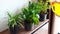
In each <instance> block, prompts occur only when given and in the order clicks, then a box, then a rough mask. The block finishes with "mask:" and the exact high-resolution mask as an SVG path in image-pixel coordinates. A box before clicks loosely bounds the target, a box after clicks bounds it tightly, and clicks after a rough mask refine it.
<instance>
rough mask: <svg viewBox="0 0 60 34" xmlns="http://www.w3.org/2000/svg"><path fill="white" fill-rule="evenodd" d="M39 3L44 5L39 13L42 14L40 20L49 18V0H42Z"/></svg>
mask: <svg viewBox="0 0 60 34" xmlns="http://www.w3.org/2000/svg"><path fill="white" fill-rule="evenodd" d="M39 4H40V6H41V7H42V8H41V11H40V13H39V15H40V21H44V20H46V18H47V9H48V8H49V5H48V2H47V1H45V2H44V1H43V0H40V1H39Z"/></svg>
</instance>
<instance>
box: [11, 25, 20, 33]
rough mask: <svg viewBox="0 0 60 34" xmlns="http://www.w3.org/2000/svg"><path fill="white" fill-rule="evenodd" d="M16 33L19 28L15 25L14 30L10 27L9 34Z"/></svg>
mask: <svg viewBox="0 0 60 34" xmlns="http://www.w3.org/2000/svg"><path fill="white" fill-rule="evenodd" d="M18 31H19V27H18V26H17V25H15V26H14V28H13V27H11V26H10V32H11V34H17V33H18Z"/></svg>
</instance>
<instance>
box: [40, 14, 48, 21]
mask: <svg viewBox="0 0 60 34" xmlns="http://www.w3.org/2000/svg"><path fill="white" fill-rule="evenodd" d="M39 16H40V19H39V20H40V21H44V20H46V19H47V14H40V15H39Z"/></svg>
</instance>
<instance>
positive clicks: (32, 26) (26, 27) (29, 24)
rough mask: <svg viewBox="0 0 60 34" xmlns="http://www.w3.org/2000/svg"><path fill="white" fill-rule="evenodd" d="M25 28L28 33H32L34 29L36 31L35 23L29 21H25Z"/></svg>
mask: <svg viewBox="0 0 60 34" xmlns="http://www.w3.org/2000/svg"><path fill="white" fill-rule="evenodd" d="M24 28H25V30H26V31H31V30H32V29H34V24H33V23H32V24H31V23H29V22H28V21H25V23H24Z"/></svg>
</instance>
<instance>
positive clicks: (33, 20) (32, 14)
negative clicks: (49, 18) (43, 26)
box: [22, 2, 39, 31]
mask: <svg viewBox="0 0 60 34" xmlns="http://www.w3.org/2000/svg"><path fill="white" fill-rule="evenodd" d="M38 8H39V7H36V3H34V2H33V3H32V2H29V5H28V7H26V8H23V9H22V16H23V19H24V27H25V30H27V31H30V30H32V27H33V24H38V23H39V19H38V16H37V14H38V11H39V9H38Z"/></svg>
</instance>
